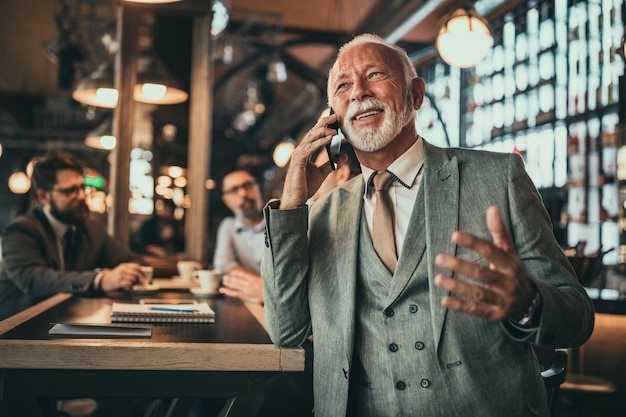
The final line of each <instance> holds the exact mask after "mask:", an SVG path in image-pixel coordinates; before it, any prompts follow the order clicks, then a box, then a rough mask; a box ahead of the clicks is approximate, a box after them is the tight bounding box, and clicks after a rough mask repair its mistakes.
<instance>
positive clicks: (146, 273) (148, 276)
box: [139, 266, 154, 286]
mask: <svg viewBox="0 0 626 417" xmlns="http://www.w3.org/2000/svg"><path fill="white" fill-rule="evenodd" d="M153 275H154V268H153V267H151V266H142V267H141V276H140V277H139V282H140V283H141V285H143V286H148V285H152V277H153Z"/></svg>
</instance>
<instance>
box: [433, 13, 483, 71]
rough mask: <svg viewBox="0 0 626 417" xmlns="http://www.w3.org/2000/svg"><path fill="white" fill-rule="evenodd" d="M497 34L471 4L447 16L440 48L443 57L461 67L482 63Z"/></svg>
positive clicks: (439, 39) (437, 44) (439, 41)
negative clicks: (492, 32)
mask: <svg viewBox="0 0 626 417" xmlns="http://www.w3.org/2000/svg"><path fill="white" fill-rule="evenodd" d="M492 45H493V36H492V35H491V31H490V30H489V24H488V23H487V21H486V20H485V18H484V17H482V16H480V15H479V14H478V13H476V10H474V9H473V8H471V7H467V8H460V9H457V10H455V11H454V12H452V14H451V15H450V16H449V17H447V18H446V23H444V24H443V26H442V27H441V30H440V31H439V34H438V35H437V41H436V47H437V51H438V52H439V55H441V58H442V59H443V60H444V61H445V62H446V63H447V64H448V65H452V66H455V67H459V68H470V67H473V66H474V65H476V64H477V63H478V62H480V61H481V60H482V59H483V58H485V56H487V54H488V53H489V50H490V49H491V47H492Z"/></svg>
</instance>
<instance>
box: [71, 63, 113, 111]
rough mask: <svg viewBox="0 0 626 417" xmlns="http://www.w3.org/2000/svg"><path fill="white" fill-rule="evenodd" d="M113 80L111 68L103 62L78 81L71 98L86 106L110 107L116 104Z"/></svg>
mask: <svg viewBox="0 0 626 417" xmlns="http://www.w3.org/2000/svg"><path fill="white" fill-rule="evenodd" d="M113 82H114V74H113V68H112V67H111V65H110V64H109V63H108V62H106V63H103V64H101V65H100V66H99V67H98V69H96V70H95V71H94V72H93V73H91V75H89V76H88V77H87V78H83V79H82V80H81V81H79V82H78V84H77V85H76V88H75V89H74V91H73V92H72V98H73V99H74V100H76V101H78V102H79V103H83V104H86V105H88V106H95V107H105V108H108V109H112V108H114V107H115V106H117V97H118V92H117V90H116V89H115V87H114V85H113Z"/></svg>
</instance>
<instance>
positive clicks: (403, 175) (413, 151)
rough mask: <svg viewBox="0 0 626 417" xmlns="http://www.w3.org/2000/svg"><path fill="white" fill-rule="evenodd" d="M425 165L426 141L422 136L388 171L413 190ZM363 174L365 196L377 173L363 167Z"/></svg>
mask: <svg viewBox="0 0 626 417" xmlns="http://www.w3.org/2000/svg"><path fill="white" fill-rule="evenodd" d="M423 164H424V141H423V139H422V137H421V136H418V137H417V140H416V141H415V143H414V144H413V145H411V147H410V148H409V149H407V150H406V151H405V152H404V153H403V154H402V155H400V156H399V157H398V159H396V160H395V161H393V162H392V163H391V165H389V166H388V167H387V171H388V172H389V173H390V174H391V175H392V176H393V177H394V179H395V180H396V181H398V182H399V183H400V184H401V185H403V186H404V187H406V188H411V187H412V186H413V185H414V184H415V179H416V178H417V175H418V174H419V173H420V171H421V169H422V165H423ZM361 172H362V174H361V175H363V181H364V182H365V195H367V192H368V188H369V187H370V186H371V185H372V184H371V180H372V178H373V174H374V173H375V172H376V171H374V170H373V169H371V168H368V167H366V166H363V165H361Z"/></svg>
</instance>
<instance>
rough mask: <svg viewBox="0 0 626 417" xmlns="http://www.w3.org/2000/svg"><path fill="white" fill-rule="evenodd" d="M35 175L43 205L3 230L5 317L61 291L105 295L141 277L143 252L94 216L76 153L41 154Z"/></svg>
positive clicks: (1, 315)
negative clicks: (119, 239)
mask: <svg viewBox="0 0 626 417" xmlns="http://www.w3.org/2000/svg"><path fill="white" fill-rule="evenodd" d="M32 179H33V185H34V192H35V194H36V197H37V200H38V202H39V206H38V207H37V208H35V209H33V210H32V211H30V212H28V213H27V214H25V215H23V216H19V217H17V218H15V219H14V220H13V221H12V222H11V223H10V224H9V225H8V226H7V227H6V228H5V229H4V231H3V233H2V253H3V259H2V263H0V320H4V319H5V318H7V317H10V316H12V315H13V314H16V313H18V312H20V311H22V310H24V309H26V308H28V307H30V306H32V305H34V304H36V303H38V302H40V301H42V300H44V299H46V298H48V297H50V296H52V295H55V294H57V293H60V292H68V293H74V294H78V295H87V296H100V295H106V293H107V292H110V291H116V290H120V289H130V288H131V287H132V286H133V285H134V284H136V283H137V282H138V280H139V278H140V275H141V265H140V264H139V263H138V257H137V256H136V255H134V254H132V253H131V252H130V251H129V250H127V249H125V248H123V247H122V246H121V244H120V243H118V242H117V241H115V239H114V238H113V237H111V236H110V235H109V234H108V233H107V231H106V228H105V225H104V224H102V223H101V222H99V221H97V220H95V219H90V217H89V209H88V207H87V204H86V202H85V198H86V193H85V181H84V175H83V166H82V164H81V162H80V161H79V160H78V159H77V158H76V157H75V156H74V155H72V154H69V153H66V152H50V153H48V154H46V155H45V156H43V157H41V158H39V159H37V160H36V161H35V163H34V168H33V175H32Z"/></svg>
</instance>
